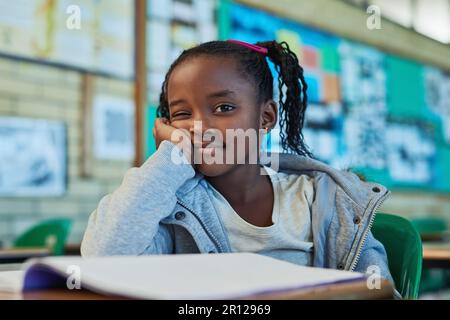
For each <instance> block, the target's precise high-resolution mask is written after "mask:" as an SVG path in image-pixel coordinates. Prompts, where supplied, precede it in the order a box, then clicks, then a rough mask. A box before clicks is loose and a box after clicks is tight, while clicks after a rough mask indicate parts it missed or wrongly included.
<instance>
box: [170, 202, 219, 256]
mask: <svg viewBox="0 0 450 320" xmlns="http://www.w3.org/2000/svg"><path fill="white" fill-rule="evenodd" d="M177 203H178V204H179V205H180V206H182V207H183V208H185V209H186V210H188V211H189V212H190V213H192V214H193V215H194V217H195V218H196V219H197V220H198V222H200V224H201V225H202V227H203V229H205V231H206V232H207V233H208V236H209V237H210V238H211V239H212V240H213V242H214V244H215V245H216V247H217V248H218V249H219V252H224V250H223V248H222V245H221V244H220V242H219V241H218V240H217V238H216V237H215V236H214V235H213V234H212V233H211V231H209V229H208V227H207V226H206V225H205V224H204V223H203V221H202V219H200V217H199V216H198V215H197V214H196V213H195V212H194V210H192V209H191V208H190V207H188V206H187V205H186V204H185V203H183V202H181V201H180V200H178V201H177Z"/></svg>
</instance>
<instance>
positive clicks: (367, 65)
mask: <svg viewBox="0 0 450 320" xmlns="http://www.w3.org/2000/svg"><path fill="white" fill-rule="evenodd" d="M339 55H340V64H341V74H340V76H341V91H342V100H343V104H344V106H345V109H346V117H345V123H344V132H343V133H344V141H345V142H344V144H345V150H346V152H345V154H346V155H345V158H346V159H345V162H346V163H347V165H348V166H349V167H360V168H371V169H377V170H383V169H385V168H386V156H387V155H386V145H385V144H386V138H385V131H386V130H385V129H386V115H387V106H386V74H385V71H384V68H383V65H384V54H383V53H382V52H380V51H378V50H376V49H373V48H369V47H366V46H363V45H360V44H356V43H353V42H350V41H347V40H343V41H342V42H341V43H340V45H339Z"/></svg>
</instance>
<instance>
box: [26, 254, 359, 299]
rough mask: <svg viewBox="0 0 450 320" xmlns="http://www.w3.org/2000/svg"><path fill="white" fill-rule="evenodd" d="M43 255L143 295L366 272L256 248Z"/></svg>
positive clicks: (222, 292) (277, 287)
mask: <svg viewBox="0 0 450 320" xmlns="http://www.w3.org/2000/svg"><path fill="white" fill-rule="evenodd" d="M38 261H40V262H41V263H44V264H45V265H47V266H49V267H51V268H52V269H54V270H56V271H58V272H59V273H60V274H61V275H66V276H67V275H68V274H69V273H68V272H67V271H68V270H70V271H72V272H73V270H74V266H75V268H79V270H80V276H81V277H80V280H81V286H82V287H84V288H86V289H90V290H92V291H96V292H99V293H109V294H114V295H120V296H125V297H131V298H143V299H228V298H239V297H245V296H249V295H254V294H261V293H270V292H275V291H285V290H292V289H299V288H307V287H311V286H320V285H324V284H331V283H337V282H342V281H352V280H356V279H361V278H362V277H363V275H362V274H360V273H353V272H345V271H338V270H331V269H319V268H311V267H301V266H297V265H294V264H291V263H288V262H284V261H280V260H276V259H273V258H269V257H265V256H262V255H258V254H251V253H227V254H211V255H201V254H182V255H155V256H139V257H130V256H127V257H123V256H122V257H101V258H73V257H51V258H43V259H39V260H38ZM31 267H32V266H31ZM68 268H69V269H68Z"/></svg>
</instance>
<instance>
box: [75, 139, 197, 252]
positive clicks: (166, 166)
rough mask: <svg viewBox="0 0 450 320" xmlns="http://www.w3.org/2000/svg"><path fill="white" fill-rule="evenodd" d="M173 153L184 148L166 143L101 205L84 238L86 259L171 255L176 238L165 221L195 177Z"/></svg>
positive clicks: (104, 199)
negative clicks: (178, 194) (94, 257)
mask: <svg viewBox="0 0 450 320" xmlns="http://www.w3.org/2000/svg"><path fill="white" fill-rule="evenodd" d="M174 148H176V150H174ZM172 151H175V152H179V149H178V147H177V146H175V145H174V144H173V143H172V142H169V141H162V142H161V143H160V144H159V147H158V150H157V151H156V152H155V153H154V154H153V155H152V156H151V157H150V158H149V159H148V160H147V161H146V162H145V163H144V164H143V165H142V166H141V167H140V168H132V169H130V170H128V172H127V173H126V175H125V177H124V179H123V182H122V184H121V186H120V187H119V188H118V189H117V190H116V191H114V192H113V193H112V194H109V195H107V196H105V197H104V198H103V199H102V200H101V201H100V203H99V206H98V207H97V209H96V210H95V211H94V212H93V213H92V214H91V216H90V218H89V222H88V226H87V229H86V232H85V234H84V238H83V241H82V244H81V254H82V255H83V256H85V257H87V256H105V255H140V254H143V253H144V252H145V253H146V254H148V253H170V252H171V250H172V239H171V237H170V234H169V232H168V230H167V229H166V228H165V227H164V226H160V221H161V220H162V219H164V218H165V217H167V216H169V215H170V214H171V212H172V211H173V209H174V207H175V204H176V201H177V200H176V196H175V192H176V191H177V190H178V189H179V188H180V187H181V186H182V185H183V184H184V182H186V181H187V180H188V179H190V178H192V177H194V175H195V170H194V168H193V167H192V165H191V164H189V163H188V162H186V163H182V164H175V163H174V162H173V161H172V158H171V157H172V153H173V152H172Z"/></svg>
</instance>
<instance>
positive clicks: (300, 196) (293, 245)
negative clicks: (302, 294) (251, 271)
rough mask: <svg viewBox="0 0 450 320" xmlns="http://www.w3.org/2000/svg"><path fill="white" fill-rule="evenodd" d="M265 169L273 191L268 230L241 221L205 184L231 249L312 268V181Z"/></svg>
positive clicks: (222, 199)
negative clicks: (272, 204)
mask: <svg viewBox="0 0 450 320" xmlns="http://www.w3.org/2000/svg"><path fill="white" fill-rule="evenodd" d="M264 168H265V170H266V171H267V173H269V177H270V180H271V182H272V187H273V190H274V206H273V211H272V222H273V224H272V225H271V226H269V227H258V226H255V225H252V224H250V223H248V222H247V221H245V220H244V219H242V218H241V217H240V216H239V215H238V214H237V213H236V211H235V210H234V209H233V208H232V207H231V205H230V204H229V202H228V201H227V200H226V199H225V198H224V197H223V195H222V194H221V193H220V192H219V191H217V190H216V189H215V188H214V187H213V186H212V185H211V184H209V183H208V182H206V186H207V190H208V194H209V196H210V198H211V200H212V203H213V205H214V207H215V208H216V210H217V211H218V213H219V214H220V216H221V218H222V220H223V222H224V225H225V229H226V231H227V234H228V238H229V240H230V244H231V249H232V251H234V252H254V253H260V254H264V255H267V256H271V257H274V258H277V259H281V260H285V261H289V262H292V263H296V264H298V265H312V252H313V242H312V231H311V204H312V201H313V196H314V187H313V183H312V181H311V178H310V177H308V176H306V175H296V174H286V173H282V172H275V171H274V170H272V169H271V168H268V167H264ZM205 181H206V180H205Z"/></svg>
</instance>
